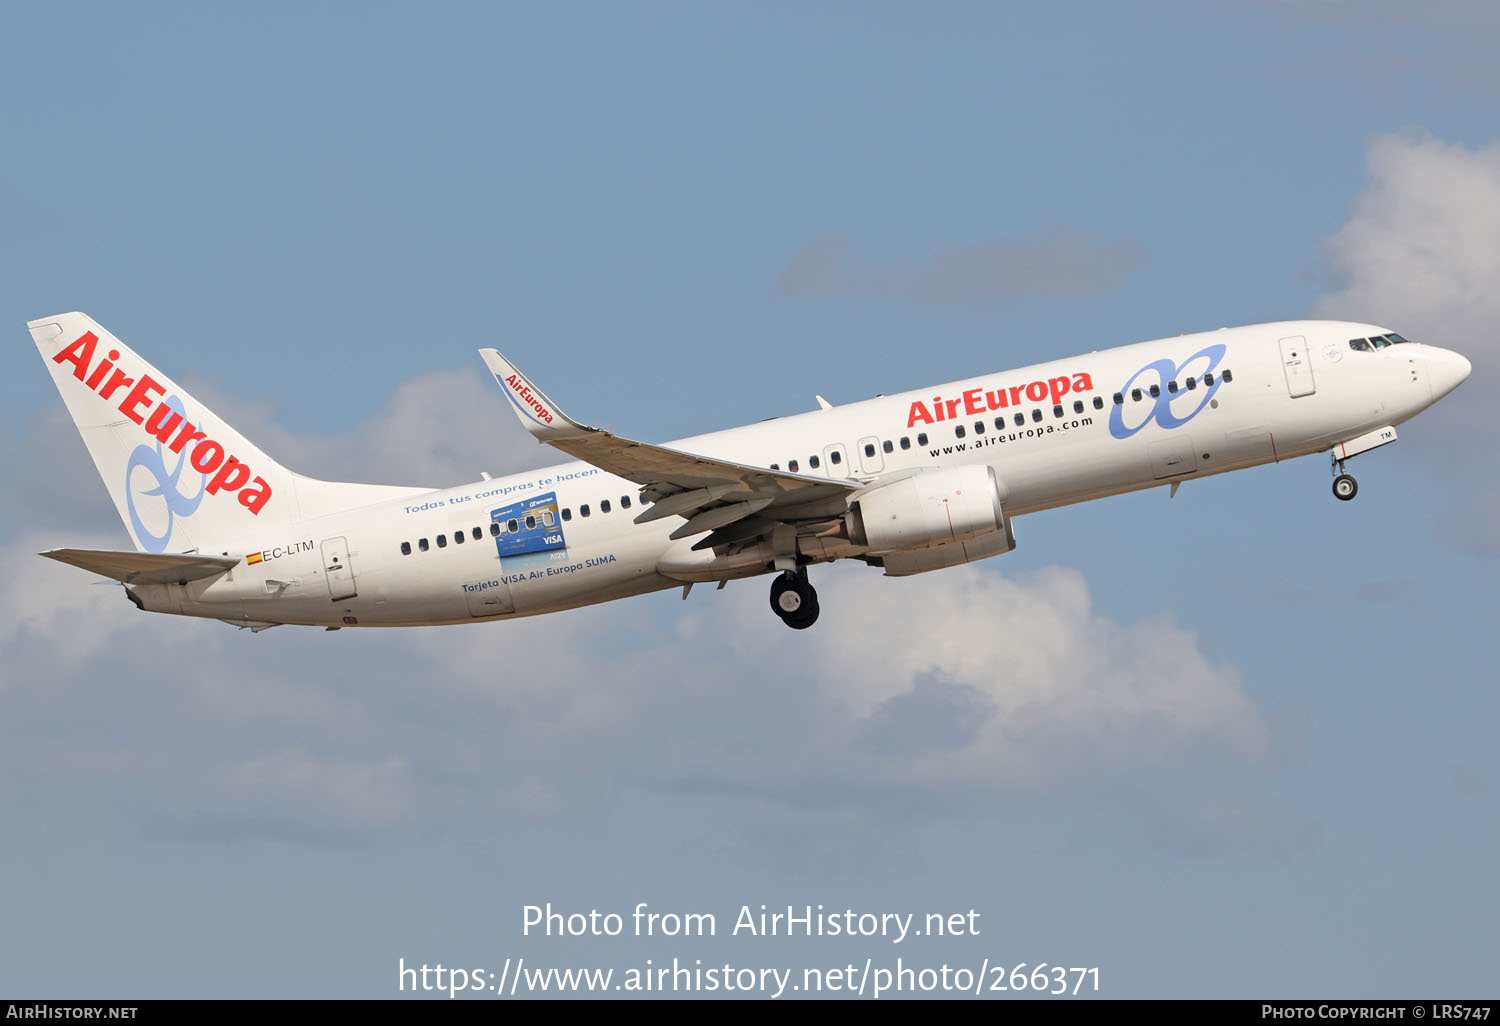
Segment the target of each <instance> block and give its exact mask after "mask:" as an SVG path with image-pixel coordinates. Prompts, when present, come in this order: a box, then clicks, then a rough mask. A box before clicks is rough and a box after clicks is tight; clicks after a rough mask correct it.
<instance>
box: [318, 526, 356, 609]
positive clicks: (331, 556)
mask: <svg viewBox="0 0 1500 1026" xmlns="http://www.w3.org/2000/svg"><path fill="white" fill-rule="evenodd" d="M323 572H324V573H325V574H326V575H327V577H328V597H329V598H330V599H332V600H333V601H334V602H338V601H340V600H342V599H347V598H353V597H354V596H355V595H357V594H359V592H358V591H357V590H356V589H355V587H354V567H353V566H352V565H350V563H349V543H348V542H346V541H345V540H344V539H343V538H327V539H324V541H323Z"/></svg>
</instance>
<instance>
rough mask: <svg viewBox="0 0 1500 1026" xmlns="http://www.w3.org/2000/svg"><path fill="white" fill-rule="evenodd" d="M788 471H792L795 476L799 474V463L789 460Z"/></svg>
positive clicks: (787, 463)
mask: <svg viewBox="0 0 1500 1026" xmlns="http://www.w3.org/2000/svg"><path fill="white" fill-rule="evenodd" d="M786 469H788V470H790V471H791V472H792V473H793V474H795V473H796V472H797V461H796V460H787V461H786Z"/></svg>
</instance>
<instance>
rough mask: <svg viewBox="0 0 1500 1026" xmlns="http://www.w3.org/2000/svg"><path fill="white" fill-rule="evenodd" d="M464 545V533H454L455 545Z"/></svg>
mask: <svg viewBox="0 0 1500 1026" xmlns="http://www.w3.org/2000/svg"><path fill="white" fill-rule="evenodd" d="M463 543H464V533H463V532H462V531H454V532H453V544H454V545H462V544H463Z"/></svg>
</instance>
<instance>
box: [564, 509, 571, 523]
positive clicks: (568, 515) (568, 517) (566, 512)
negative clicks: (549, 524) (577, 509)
mask: <svg viewBox="0 0 1500 1026" xmlns="http://www.w3.org/2000/svg"><path fill="white" fill-rule="evenodd" d="M572 519H573V507H571V506H564V507H563V523H567V522H568V521H570V520H572Z"/></svg>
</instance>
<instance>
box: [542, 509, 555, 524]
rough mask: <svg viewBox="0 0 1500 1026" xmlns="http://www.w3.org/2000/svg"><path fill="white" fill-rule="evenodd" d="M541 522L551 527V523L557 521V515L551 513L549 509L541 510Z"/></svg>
mask: <svg viewBox="0 0 1500 1026" xmlns="http://www.w3.org/2000/svg"><path fill="white" fill-rule="evenodd" d="M542 523H543V524H545V525H547V526H548V527H551V526H552V525H553V524H555V523H557V517H555V516H554V515H553V514H552V511H551V510H550V509H549V510H543V511H542Z"/></svg>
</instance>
